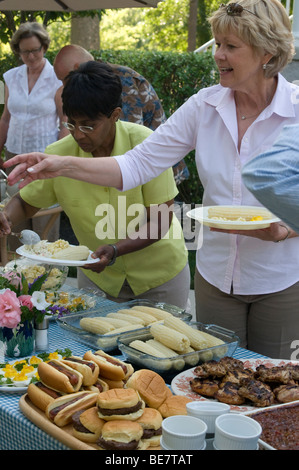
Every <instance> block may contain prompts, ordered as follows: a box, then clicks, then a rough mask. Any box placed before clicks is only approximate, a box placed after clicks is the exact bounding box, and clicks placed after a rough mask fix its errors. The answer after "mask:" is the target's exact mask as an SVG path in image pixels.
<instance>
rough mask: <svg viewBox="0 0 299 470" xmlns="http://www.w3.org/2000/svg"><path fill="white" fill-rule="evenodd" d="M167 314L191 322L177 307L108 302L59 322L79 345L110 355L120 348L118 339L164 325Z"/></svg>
mask: <svg viewBox="0 0 299 470" xmlns="http://www.w3.org/2000/svg"><path fill="white" fill-rule="evenodd" d="M165 314H167V315H168V314H171V315H172V316H173V317H176V318H179V319H181V320H182V321H184V322H187V321H190V320H191V314H189V313H186V312H185V311H184V310H183V309H180V308H178V307H176V306H174V305H170V304H167V303H164V302H152V301H149V300H132V301H130V302H125V303H116V302H111V301H109V302H105V304H103V305H102V306H100V307H97V308H95V309H90V310H88V311H85V312H78V313H74V314H68V315H64V316H61V317H59V318H57V320H56V321H57V323H58V325H59V326H60V327H61V328H62V329H63V330H65V331H66V332H67V333H68V334H70V335H71V336H72V337H73V338H74V339H75V340H76V341H79V342H81V343H83V344H85V345H86V346H88V347H93V348H96V349H102V350H103V351H106V352H111V351H114V350H116V349H117V348H118V339H119V338H121V337H122V336H123V335H125V334H126V333H128V332H132V331H134V332H141V331H146V330H147V329H148V328H149V327H150V325H151V324H153V323H156V322H163V320H164V317H165Z"/></svg>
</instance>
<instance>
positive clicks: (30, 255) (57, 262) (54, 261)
mask: <svg viewBox="0 0 299 470" xmlns="http://www.w3.org/2000/svg"><path fill="white" fill-rule="evenodd" d="M16 252H17V253H18V255H21V256H24V257H25V258H29V259H32V260H34V261H38V262H39V263H47V264H52V265H53V266H84V265H85V264H93V263H98V262H99V261H100V260H99V258H91V254H92V253H93V252H92V251H90V252H89V256H88V258H87V260H84V261H76V260H69V259H63V260H62V259H54V258H48V257H46V256H42V255H35V254H33V253H30V252H28V250H26V248H25V245H22V246H20V247H19V248H17V249H16Z"/></svg>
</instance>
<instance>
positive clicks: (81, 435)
mask: <svg viewBox="0 0 299 470" xmlns="http://www.w3.org/2000/svg"><path fill="white" fill-rule="evenodd" d="M72 424H73V435H74V437H76V438H77V439H80V440H81V441H84V442H97V440H98V438H99V437H100V435H101V432H102V427H103V426H104V424H105V421H104V420H103V419H101V418H100V417H99V415H98V409H97V407H96V406H93V407H92V408H88V409H87V410H80V411H77V412H76V413H75V414H74V415H73V416H72Z"/></svg>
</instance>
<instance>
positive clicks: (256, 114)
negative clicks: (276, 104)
mask: <svg viewBox="0 0 299 470" xmlns="http://www.w3.org/2000/svg"><path fill="white" fill-rule="evenodd" d="M271 99H272V98H269V99H268V100H267V102H266V104H265V106H264V108H263V109H262V110H260V111H258V112H257V113H255V114H252V115H251V116H245V115H244V114H241V111H240V110H239V108H238V111H239V113H240V114H241V120H242V121H245V119H252V118H254V117H256V116H258V115H259V114H261V112H262V111H263V110H264V109H265V108H267V106H268V105H269V104H270V102H271ZM236 105H237V103H236ZM237 107H238V105H237Z"/></svg>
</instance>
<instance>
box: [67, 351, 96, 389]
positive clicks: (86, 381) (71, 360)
mask: <svg viewBox="0 0 299 470" xmlns="http://www.w3.org/2000/svg"><path fill="white" fill-rule="evenodd" d="M61 362H63V364H66V365H67V366H69V367H71V368H72V369H75V370H77V371H78V372H80V374H82V376H83V381H82V385H93V384H94V383H95V382H96V381H97V379H98V376H99V371H100V369H99V366H98V364H96V363H95V362H94V361H87V360H84V359H82V358H81V357H78V356H70V357H68V358H67V359H63V360H62V361H61Z"/></svg>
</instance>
